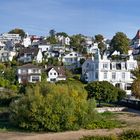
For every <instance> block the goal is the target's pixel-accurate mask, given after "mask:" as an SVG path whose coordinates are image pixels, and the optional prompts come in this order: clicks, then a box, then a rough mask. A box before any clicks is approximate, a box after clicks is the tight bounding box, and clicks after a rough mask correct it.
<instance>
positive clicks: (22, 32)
mask: <svg viewBox="0 0 140 140" xmlns="http://www.w3.org/2000/svg"><path fill="white" fill-rule="evenodd" d="M8 33H9V34H19V35H20V36H21V37H22V38H23V37H25V32H24V30H23V29H19V28H15V29H12V30H11V31H9V32H8Z"/></svg>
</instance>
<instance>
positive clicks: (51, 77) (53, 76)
mask: <svg viewBox="0 0 140 140" xmlns="http://www.w3.org/2000/svg"><path fill="white" fill-rule="evenodd" d="M58 68H59V67H58ZM61 80H66V77H65V76H64V75H61V73H58V72H57V70H56V69H55V68H51V69H50V70H49V71H48V77H47V81H48V82H56V81H61Z"/></svg>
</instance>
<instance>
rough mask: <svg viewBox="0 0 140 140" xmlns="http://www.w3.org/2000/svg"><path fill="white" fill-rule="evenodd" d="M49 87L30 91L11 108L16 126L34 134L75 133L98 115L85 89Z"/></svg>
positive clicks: (30, 89)
mask: <svg viewBox="0 0 140 140" xmlns="http://www.w3.org/2000/svg"><path fill="white" fill-rule="evenodd" d="M46 84H47V86H45V87H44V85H45V84H44V85H43V86H42V83H41V84H38V85H36V86H35V87H34V88H32V87H31V86H30V87H28V88H27V90H26V95H25V96H24V97H23V98H20V99H19V100H16V101H15V102H13V103H12V104H11V107H10V111H11V117H10V118H11V122H12V123H13V124H15V125H16V126H19V127H21V128H24V129H27V130H33V131H63V130H73V129H79V128H80V127H83V126H84V125H85V124H86V123H87V121H88V119H87V118H92V117H91V116H90V115H95V114H94V112H95V110H94V108H95V105H94V104H95V101H94V100H89V101H87V100H86V98H87V96H86V92H85V90H84V88H83V90H81V88H82V87H76V86H75V87H74V86H73V85H72V84H68V83H61V84H48V83H46ZM89 116H90V117H89ZM93 117H94V116H93Z"/></svg>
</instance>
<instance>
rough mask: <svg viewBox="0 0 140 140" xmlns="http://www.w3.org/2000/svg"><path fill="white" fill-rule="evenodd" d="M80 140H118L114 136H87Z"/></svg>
mask: <svg viewBox="0 0 140 140" xmlns="http://www.w3.org/2000/svg"><path fill="white" fill-rule="evenodd" d="M81 140H118V139H117V137H116V136H115V135H114V136H89V137H84V138H82V139H81Z"/></svg>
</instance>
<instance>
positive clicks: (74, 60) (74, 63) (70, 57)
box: [62, 51, 84, 69]
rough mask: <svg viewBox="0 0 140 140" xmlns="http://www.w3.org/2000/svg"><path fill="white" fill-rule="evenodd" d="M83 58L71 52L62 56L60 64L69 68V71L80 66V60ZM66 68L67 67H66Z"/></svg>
mask: <svg viewBox="0 0 140 140" xmlns="http://www.w3.org/2000/svg"><path fill="white" fill-rule="evenodd" d="M82 58H84V57H83V56H82V55H81V54H79V53H77V52H74V51H73V52H71V53H68V54H66V55H64V56H63V58H62V62H63V63H64V65H65V66H69V68H70V69H73V68H75V67H79V66H80V59H82ZM67 68H68V67H67Z"/></svg>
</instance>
